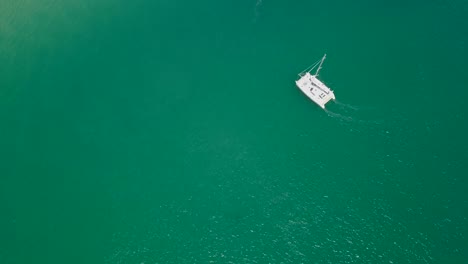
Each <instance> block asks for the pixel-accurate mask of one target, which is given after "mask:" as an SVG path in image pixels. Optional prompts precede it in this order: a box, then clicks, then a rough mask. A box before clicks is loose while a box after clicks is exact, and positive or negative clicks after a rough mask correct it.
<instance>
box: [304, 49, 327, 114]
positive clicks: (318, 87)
mask: <svg viewBox="0 0 468 264" xmlns="http://www.w3.org/2000/svg"><path fill="white" fill-rule="evenodd" d="M326 57H327V54H325V55H323V58H322V59H321V60H319V61H317V62H316V63H314V64H313V65H312V66H309V67H308V68H307V69H305V70H304V71H302V72H301V73H299V77H300V78H299V80H297V81H296V85H297V87H299V89H301V91H302V92H303V93H304V94H305V95H307V97H309V98H310V99H311V100H312V101H314V102H315V103H316V104H318V105H319V106H320V107H322V108H323V109H325V104H326V103H328V101H330V100H332V99H333V100H335V94H334V93H333V91H332V90H331V89H330V88H328V87H327V86H326V85H325V84H324V83H323V82H322V81H320V80H319V79H318V78H317V77H318V74H319V71H320V69H321V68H322V64H323V61H324V60H325V58H326ZM317 66H318V67H317ZM315 68H317V71H316V72H315V74H313V75H312V74H311V73H310V72H311V71H312V70H313V69H315Z"/></svg>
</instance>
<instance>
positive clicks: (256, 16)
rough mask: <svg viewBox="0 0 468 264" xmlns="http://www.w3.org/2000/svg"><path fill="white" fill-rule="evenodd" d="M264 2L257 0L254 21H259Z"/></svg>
mask: <svg viewBox="0 0 468 264" xmlns="http://www.w3.org/2000/svg"><path fill="white" fill-rule="evenodd" d="M262 3H263V0H257V2H256V3H255V18H254V21H257V18H258V16H259V9H260V7H261V6H262Z"/></svg>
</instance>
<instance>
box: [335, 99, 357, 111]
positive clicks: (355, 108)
mask: <svg viewBox="0 0 468 264" xmlns="http://www.w3.org/2000/svg"><path fill="white" fill-rule="evenodd" d="M335 104H336V105H337V106H339V107H340V108H347V109H351V110H354V111H358V110H359V109H360V107H358V106H355V105H350V104H345V103H342V102H340V101H337V100H335Z"/></svg>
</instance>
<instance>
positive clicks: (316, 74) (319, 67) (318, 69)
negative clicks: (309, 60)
mask: <svg viewBox="0 0 468 264" xmlns="http://www.w3.org/2000/svg"><path fill="white" fill-rule="evenodd" d="M326 57H327V54H325V55H323V58H322V60H321V61H320V65H319V66H318V68H317V71H316V72H315V76H318V73H319V71H320V69H321V68H322V64H323V61H324V60H325V58H326Z"/></svg>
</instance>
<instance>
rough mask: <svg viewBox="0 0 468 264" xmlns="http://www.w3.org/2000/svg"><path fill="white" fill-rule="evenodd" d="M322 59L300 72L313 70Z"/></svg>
mask: <svg viewBox="0 0 468 264" xmlns="http://www.w3.org/2000/svg"><path fill="white" fill-rule="evenodd" d="M320 61H321V59H320V60H318V61H316V62H315V63H314V64H312V65H310V66H309V67H307V68H305V69H304V70H303V71H301V72H300V73H299V74H302V73H304V72H309V71H311V70H313V69H314V68H315V67H317V65H318V64H319V63H320Z"/></svg>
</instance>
